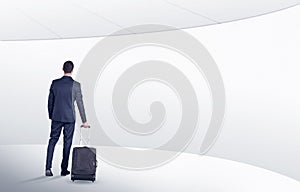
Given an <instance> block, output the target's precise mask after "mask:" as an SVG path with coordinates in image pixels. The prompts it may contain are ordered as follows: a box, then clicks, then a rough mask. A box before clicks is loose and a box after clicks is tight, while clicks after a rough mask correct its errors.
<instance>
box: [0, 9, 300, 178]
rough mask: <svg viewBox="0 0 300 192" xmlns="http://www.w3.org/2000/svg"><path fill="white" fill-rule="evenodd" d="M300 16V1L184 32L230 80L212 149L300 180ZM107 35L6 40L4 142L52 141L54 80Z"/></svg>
mask: <svg viewBox="0 0 300 192" xmlns="http://www.w3.org/2000/svg"><path fill="white" fill-rule="evenodd" d="M298 18H300V7H299V6H297V7H294V8H290V9H287V10H284V11H281V12H277V13H273V14H270V15H265V16H261V17H256V18H252V19H247V20H242V21H236V22H232V23H226V24H220V25H214V26H207V27H202V28H194V29H187V30H185V31H186V32H188V33H190V34H191V35H193V36H195V37H196V38H197V39H198V40H199V41H200V42H201V43H203V45H204V46H205V47H206V48H207V49H208V50H209V52H210V53H211V55H212V57H213V58H214V59H215V61H216V63H217V65H218V67H219V69H220V71H221V74H222V76H223V81H224V84H225V90H226V98H227V103H226V107H227V110H226V119H225V122H224V126H223V128H222V132H221V135H220V136H219V138H218V140H217V142H216V144H215V145H214V147H213V148H212V149H211V151H210V152H209V153H208V154H209V155H212V156H217V157H224V158H227V159H232V160H236V161H240V162H246V163H250V164H253V165H257V166H260V167H263V168H267V169H270V170H273V171H277V172H280V173H283V174H285V175H288V176H290V177H293V178H296V179H298V180H299V179H300V166H299V162H300V139H299V135H300V130H299V129H300V123H299V119H300V112H299V108H300V102H299V98H300V91H299V88H300V86H299V82H300V76H299V72H300V65H299V64H300V54H299V50H300V37H299V34H300V22H299V19H298ZM100 39H101V38H90V39H74V40H72V39H70V40H51V41H50V40H48V41H47V40H45V41H24V42H17V41H16V42H0V87H1V100H0V106H1V114H0V122H1V128H0V130H1V134H0V140H1V144H46V143H47V140H48V134H49V120H48V119H47V117H48V116H47V109H46V105H47V96H48V90H49V86H50V83H51V80H52V79H53V78H57V77H60V76H61V75H62V73H61V72H62V71H61V68H62V63H63V62H64V61H65V60H72V61H74V63H75V65H76V69H75V73H76V70H77V69H78V65H79V64H80V62H81V61H82V60H83V58H84V57H85V55H86V53H87V52H88V51H89V50H90V49H91V48H92V46H93V45H94V44H95V43H97V42H98V41H99V40H100ZM83 86H84V85H83ZM190 152H193V153H196V152H197V148H195V147H192V148H191V149H190Z"/></svg>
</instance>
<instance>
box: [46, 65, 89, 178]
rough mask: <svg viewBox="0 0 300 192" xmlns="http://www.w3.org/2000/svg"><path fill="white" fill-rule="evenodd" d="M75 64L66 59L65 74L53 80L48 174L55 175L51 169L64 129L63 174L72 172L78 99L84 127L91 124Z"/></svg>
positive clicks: (50, 105) (49, 109) (50, 101)
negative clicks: (70, 164) (77, 78)
mask: <svg viewBox="0 0 300 192" xmlns="http://www.w3.org/2000/svg"><path fill="white" fill-rule="evenodd" d="M73 68H74V64H73V63H72V61H66V62H65V63H64V65H63V71H64V76H63V77H62V78H60V79H56V80H53V81H52V84H51V87H50V93H49V97H48V113H49V119H51V120H52V121H51V133H50V139H49V143H48V149H47V159H46V173H45V175H46V176H53V173H52V171H51V168H52V159H53V153H54V148H55V145H56V143H57V141H58V139H59V137H60V134H61V131H62V129H63V135H64V141H63V142H64V147H63V159H62V162H61V176H66V175H69V174H70V171H68V162H69V155H70V150H71V146H72V140H73V134H74V127H75V107H74V102H75V101H76V104H77V107H78V110H79V113H80V116H81V120H82V123H83V127H84V128H88V127H89V125H88V123H87V121H86V115H85V110H84V105H83V100H82V94H81V87H80V83H78V82H77V81H74V80H73V79H72V77H71V76H72V72H73Z"/></svg>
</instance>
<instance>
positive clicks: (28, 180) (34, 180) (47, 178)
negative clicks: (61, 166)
mask: <svg viewBox="0 0 300 192" xmlns="http://www.w3.org/2000/svg"><path fill="white" fill-rule="evenodd" d="M59 178H61V176H54V177H46V176H39V177H35V178H31V179H26V180H23V181H20V182H18V184H27V183H36V182H38V183H40V182H46V181H52V180H56V179H59Z"/></svg>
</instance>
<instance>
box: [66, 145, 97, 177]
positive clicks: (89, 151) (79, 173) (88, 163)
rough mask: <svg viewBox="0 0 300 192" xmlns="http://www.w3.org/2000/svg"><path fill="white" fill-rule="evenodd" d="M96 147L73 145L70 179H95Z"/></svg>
mask: <svg viewBox="0 0 300 192" xmlns="http://www.w3.org/2000/svg"><path fill="white" fill-rule="evenodd" d="M96 169H97V159H96V149H95V148H92V147H75V148H74V149H73V157H72V170H71V180H72V181H73V182H74V181H75V180H89V181H93V182H94V181H95V180H96Z"/></svg>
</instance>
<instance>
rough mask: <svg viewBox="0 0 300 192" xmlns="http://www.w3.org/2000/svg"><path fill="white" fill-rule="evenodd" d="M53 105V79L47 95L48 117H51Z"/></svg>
mask: <svg viewBox="0 0 300 192" xmlns="http://www.w3.org/2000/svg"><path fill="white" fill-rule="evenodd" d="M53 106H54V93H53V81H52V84H51V86H50V91H49V96H48V115H49V119H52V113H53Z"/></svg>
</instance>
